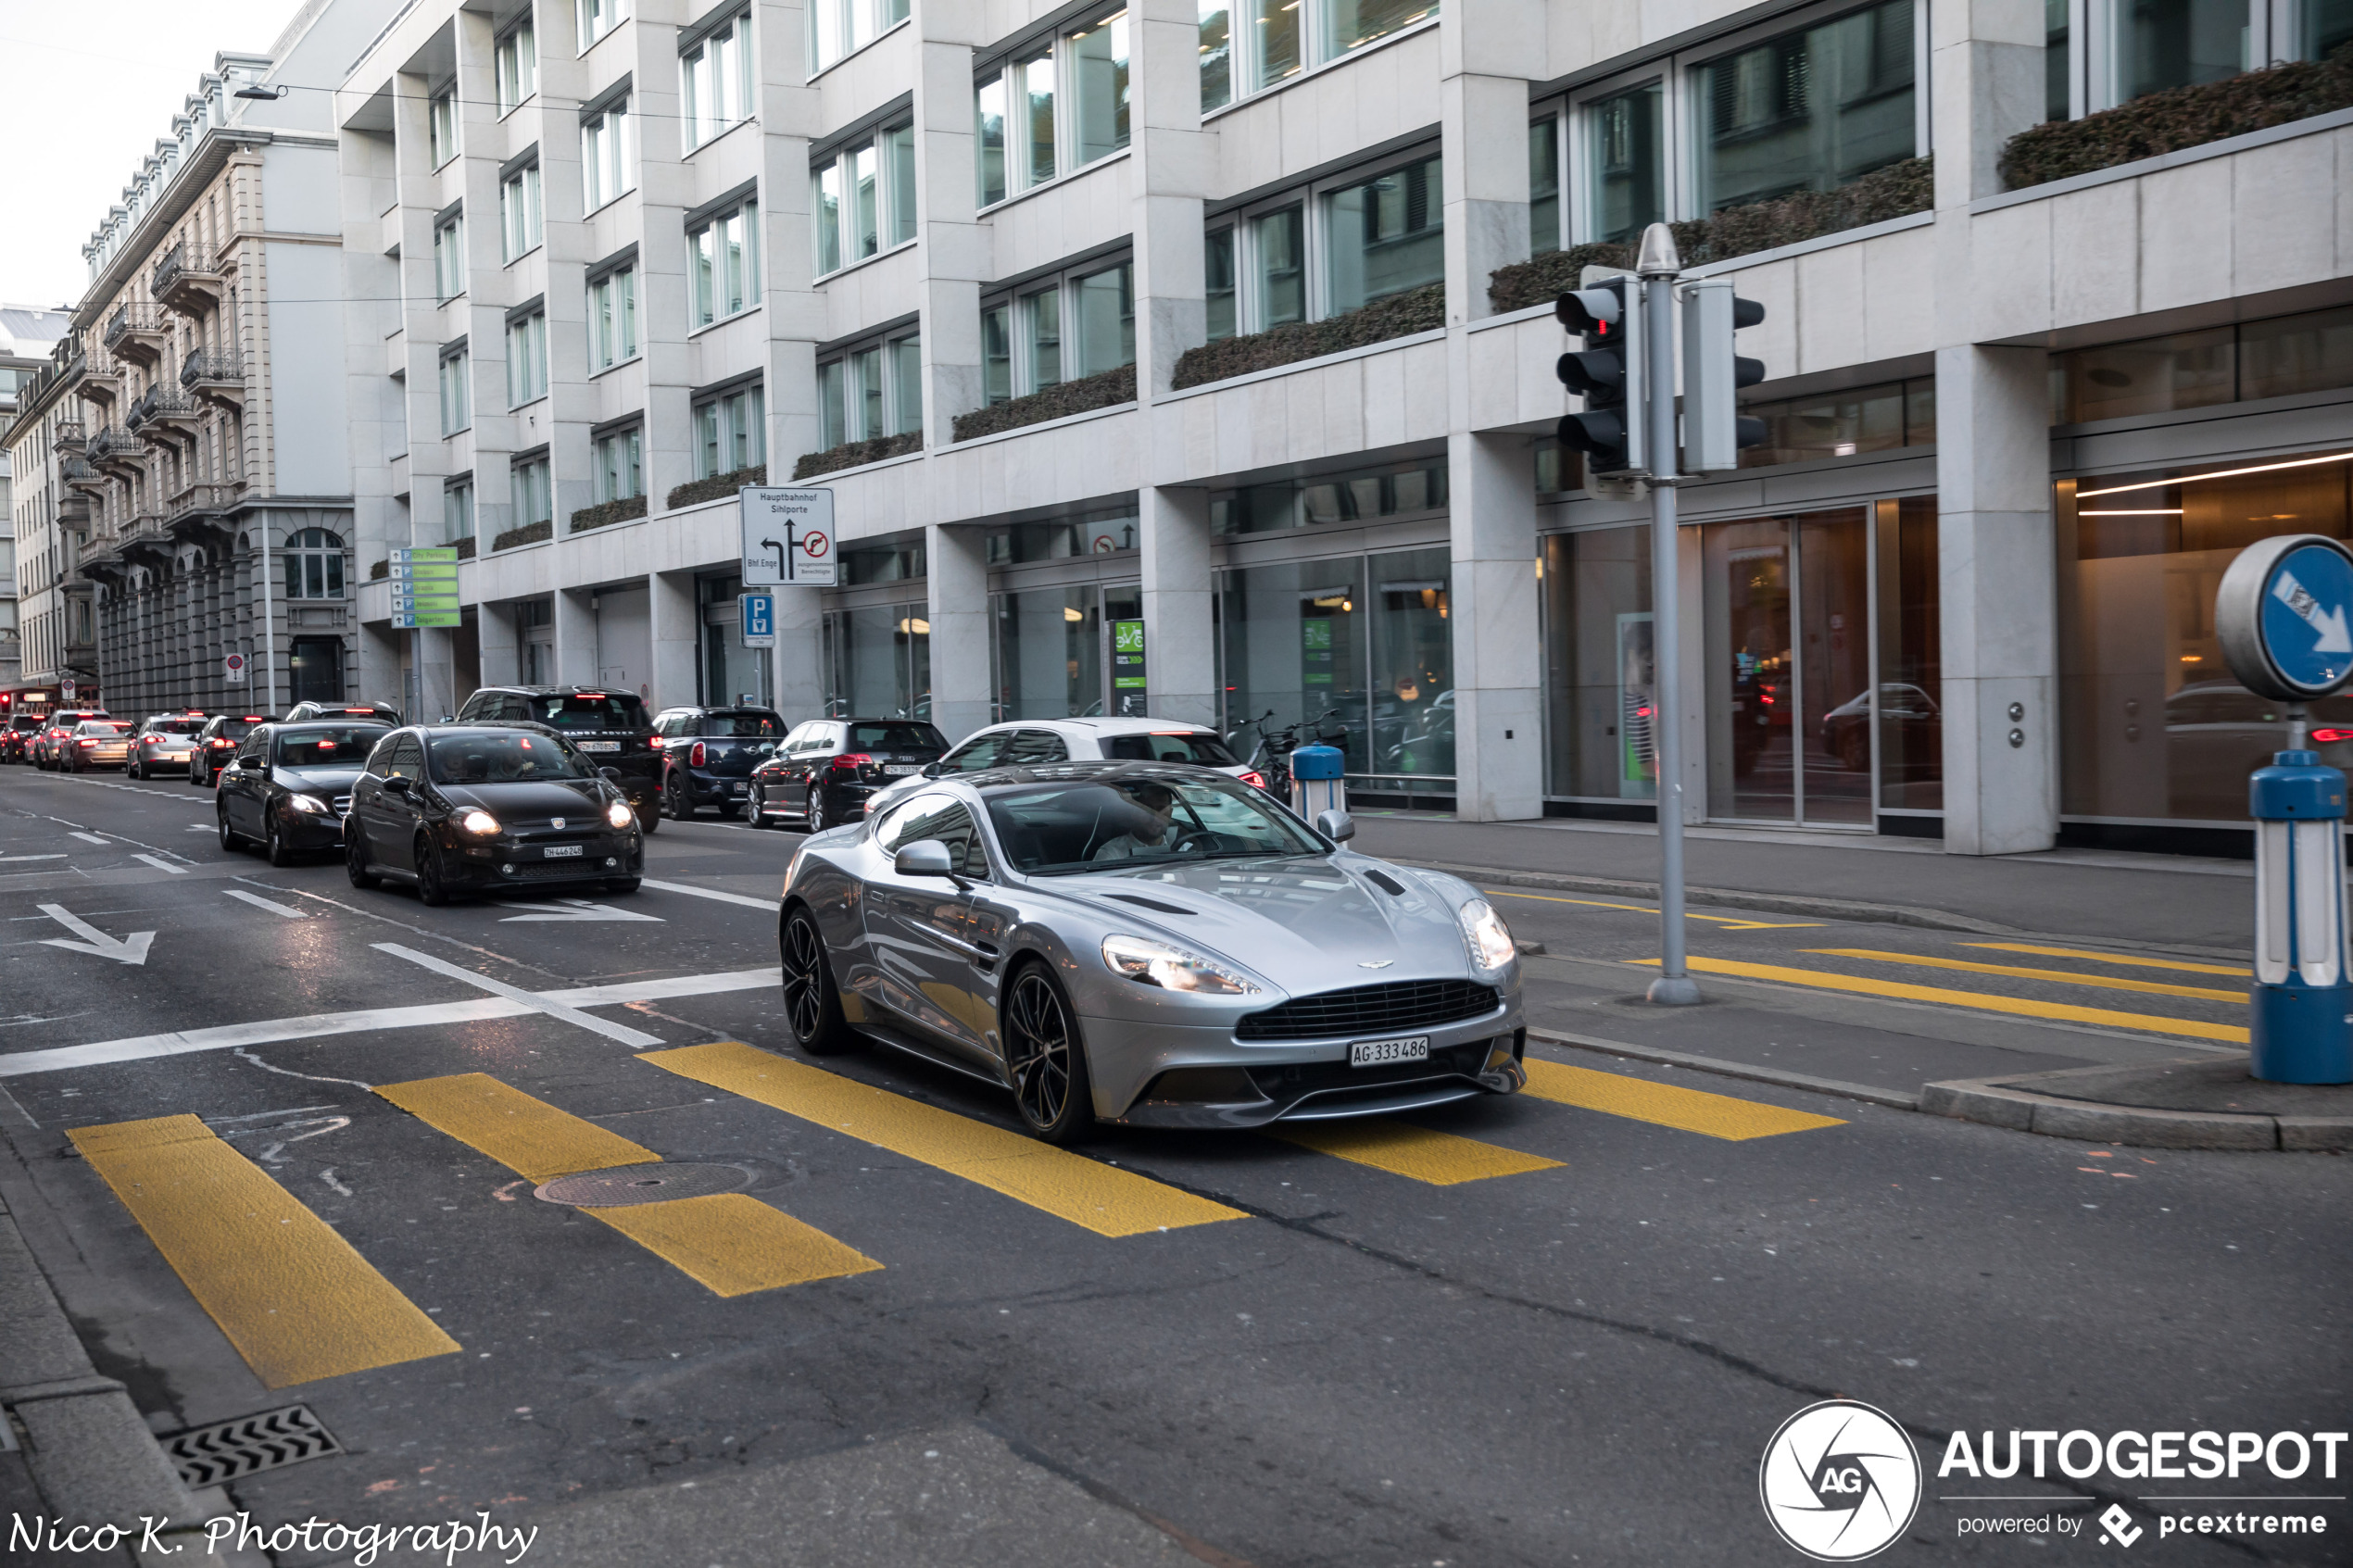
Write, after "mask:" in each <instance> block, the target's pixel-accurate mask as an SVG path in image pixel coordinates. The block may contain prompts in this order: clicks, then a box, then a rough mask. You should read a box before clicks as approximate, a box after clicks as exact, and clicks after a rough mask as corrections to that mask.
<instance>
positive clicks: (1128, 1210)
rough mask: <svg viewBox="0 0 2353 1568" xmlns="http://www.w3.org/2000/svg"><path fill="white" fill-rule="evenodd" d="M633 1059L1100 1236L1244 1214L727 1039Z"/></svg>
mask: <svg viewBox="0 0 2353 1568" xmlns="http://www.w3.org/2000/svg"><path fill="white" fill-rule="evenodd" d="M637 1060H640V1061H650V1062H652V1063H653V1064H654V1065H655V1066H656V1067H660V1068H663V1069H665V1070H667V1071H669V1072H672V1073H677V1074H678V1075H679V1076H680V1077H682V1078H690V1079H692V1080H694V1081H695V1082H696V1083H698V1084H708V1085H711V1087H712V1088H714V1089H724V1090H725V1091H726V1092H727V1093H729V1094H731V1095H740V1096H742V1097H743V1098H746V1099H749V1100H757V1101H759V1102H760V1103H761V1104H762V1105H765V1106H769V1107H772V1108H773V1109H774V1110H781V1111H784V1112H785V1113H786V1114H787V1115H790V1116H798V1117H799V1118H801V1119H802V1120H803V1121H806V1122H812V1123H816V1124H817V1125H818V1126H820V1127H824V1128H828V1129H830V1130H832V1131H834V1132H837V1133H845V1134H848V1135H849V1136H851V1137H853V1138H857V1139H859V1140H861V1141H862V1142H864V1143H870V1144H873V1145H875V1147H877V1148H887V1149H888V1150H890V1152H892V1153H893V1154H897V1155H901V1156H903V1157H905V1158H906V1159H909V1160H914V1161H915V1162H917V1163H918V1164H923V1165H929V1166H932V1167H934V1168H935V1169H937V1170H941V1171H945V1172H947V1173H949V1174H950V1175H954V1176H962V1177H963V1179H964V1180H966V1181H968V1182H973V1183H975V1184H977V1185H981V1186H985V1187H988V1189H990V1190H991V1191H993V1192H1000V1193H1002V1194H1004V1195H1005V1196H1006V1197H1007V1198H1013V1199H1014V1200H1016V1201H1017V1202H1022V1203H1026V1204H1028V1205H1029V1206H1030V1207H1031V1208H1033V1209H1039V1210H1044V1211H1045V1212H1047V1213H1049V1214H1051V1215H1053V1216H1054V1217H1055V1218H1057V1219H1063V1220H1068V1221H1069V1222H1070V1223H1073V1224H1075V1225H1084V1226H1085V1227H1086V1228H1087V1229H1088V1230H1090V1231H1093V1232H1095V1233H1096V1234H1097V1235H1099V1236H1136V1235H1139V1234H1141V1233H1143V1232H1147V1231H1163V1230H1176V1229H1178V1228H1179V1227H1181V1226H1185V1225H1202V1224H1208V1223H1213V1222H1214V1221H1218V1220H1239V1219H1241V1218H1243V1215H1242V1212H1241V1210H1239V1209H1228V1208H1227V1207H1226V1206H1225V1205H1224V1204H1222V1203H1213V1202H1211V1201H1210V1200H1209V1199H1208V1198H1196V1197H1194V1196H1193V1195H1192V1194H1191V1193H1189V1192H1181V1191H1179V1190H1177V1189H1176V1188H1175V1187H1172V1186H1165V1185H1162V1184H1161V1183H1159V1182H1155V1181H1153V1180H1151V1178H1150V1177H1147V1176H1139V1175H1138V1174H1136V1173H1134V1172H1132V1171H1122V1170H1120V1169H1119V1168H1118V1167H1116V1166H1113V1165H1105V1164H1102V1163H1101V1162H1099V1161H1097V1160H1088V1159H1087V1158H1085V1157H1084V1156H1082V1155H1076V1154H1072V1153H1070V1152H1069V1151H1068V1150H1066V1149H1060V1148H1054V1147H1053V1146H1052V1145H1051V1144H1043V1143H1039V1142H1038V1140H1037V1139H1035V1138H1029V1137H1025V1136H1023V1135H1021V1134H1019V1133H1014V1132H1009V1131H1007V1130H1006V1129H1004V1128H1002V1127H992V1126H990V1125H988V1123H985V1122H975V1121H974V1120H972V1119H971V1118H970V1117H968V1116H959V1115H957V1114H956V1113H955V1112H953V1111H950V1110H939V1109H937V1107H934V1106H928V1105H924V1104H922V1103H920V1102H918V1101H915V1100H912V1099H909V1098H905V1097H904V1096H902V1095H895V1094H892V1093H890V1092H889V1091H888V1090H886V1089H877V1088H872V1087H869V1086H868V1085H864V1084H860V1083H855V1082H853V1081H851V1080H850V1079H848V1078H843V1077H838V1076H837V1075H835V1074H834V1073H826V1072H824V1071H822V1070H820V1069H818V1068H814V1067H811V1066H809V1065H807V1064H806V1063H804V1062H798V1061H789V1060H786V1059H785V1058H783V1057H780V1056H774V1055H772V1054H770V1053H769V1052H767V1051H763V1050H755V1049H754V1048H753V1047H750V1046H747V1045H742V1044H740V1043H737V1042H735V1041H725V1042H723V1043H721V1044H718V1045H710V1046H686V1047H680V1048H678V1049H674V1050H666V1051H641V1052H639V1053H638V1056H637Z"/></svg>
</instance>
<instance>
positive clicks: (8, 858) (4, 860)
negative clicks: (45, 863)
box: [0, 855, 65, 866]
mask: <svg viewBox="0 0 2353 1568" xmlns="http://www.w3.org/2000/svg"><path fill="white" fill-rule="evenodd" d="M62 859H65V857H64V856H63V855H0V866H13V865H15V864H16V863H17V862H18V861H19V860H62Z"/></svg>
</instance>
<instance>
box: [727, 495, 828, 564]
mask: <svg viewBox="0 0 2353 1568" xmlns="http://www.w3.org/2000/svg"><path fill="white" fill-rule="evenodd" d="M736 494H737V502H738V513H739V516H740V519H741V522H742V527H743V559H742V568H743V583H744V586H745V587H747V588H830V587H832V586H834V583H835V580H836V575H837V569H836V566H835V554H836V552H835V549H834V540H835V538H836V535H835V533H834V493H833V492H832V491H830V490H787V489H783V488H780V487H778V486H775V485H768V484H747V485H745V486H744V487H743V489H742V490H740V491H739V492H737V493H736Z"/></svg>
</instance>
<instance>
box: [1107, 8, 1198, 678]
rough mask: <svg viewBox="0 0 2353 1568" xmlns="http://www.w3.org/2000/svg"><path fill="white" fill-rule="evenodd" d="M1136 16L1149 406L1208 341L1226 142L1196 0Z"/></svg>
mask: <svg viewBox="0 0 2353 1568" xmlns="http://www.w3.org/2000/svg"><path fill="white" fill-rule="evenodd" d="M1128 15H1129V17H1131V18H1132V19H1133V22H1132V24H1131V25H1132V26H1133V27H1134V29H1135V32H1134V34H1133V42H1132V44H1130V48H1131V50H1132V51H1133V57H1134V59H1135V62H1136V88H1135V94H1136V95H1135V107H1136V111H1137V112H1136V114H1135V131H1134V134H1133V139H1132V141H1131V143H1130V148H1131V152H1130V156H1131V157H1132V158H1133V159H1134V160H1135V161H1134V167H1135V169H1136V185H1135V190H1136V194H1135V197H1134V199H1133V201H1132V202H1131V204H1130V205H1131V208H1132V210H1133V212H1134V214H1135V218H1134V221H1133V223H1132V224H1131V229H1132V231H1133V232H1134V234H1135V236H1136V252H1135V290H1136V386H1137V391H1138V392H1139V395H1141V396H1142V397H1143V398H1144V399H1145V400H1146V401H1149V400H1150V399H1151V398H1152V397H1153V396H1155V395H1158V394H1160V393H1164V392H1166V391H1167V390H1168V389H1169V387H1170V384H1171V378H1172V377H1173V376H1174V375H1175V374H1176V360H1177V358H1179V357H1180V356H1181V355H1183V353H1184V352H1185V350H1187V349H1189V348H1195V347H1198V346H1200V345H1202V343H1205V342H1206V341H1208V337H1209V317H1208V306H1207V303H1206V301H1205V298H1204V291H1205V288H1206V276H1207V275H1206V272H1205V271H1204V262H1203V257H1202V200H1203V198H1204V197H1206V196H1207V195H1208V194H1209V192H1210V189H1211V187H1212V185H1213V184H1214V181H1215V176H1216V168H1217V144H1216V140H1215V138H1214V136H1211V135H1208V134H1206V133H1204V132H1202V128H1201V19H1200V15H1199V11H1198V7H1197V6H1196V5H1195V4H1194V3H1193V0H1139V3H1138V4H1134V5H1131V6H1128ZM1148 657H1149V650H1148Z"/></svg>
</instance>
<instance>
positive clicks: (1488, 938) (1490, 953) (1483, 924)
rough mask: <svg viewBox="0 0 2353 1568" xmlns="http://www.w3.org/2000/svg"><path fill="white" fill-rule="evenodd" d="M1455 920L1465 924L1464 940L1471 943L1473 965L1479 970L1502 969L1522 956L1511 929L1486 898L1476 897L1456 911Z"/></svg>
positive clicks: (1463, 925)
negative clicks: (1513, 939)
mask: <svg viewBox="0 0 2353 1568" xmlns="http://www.w3.org/2000/svg"><path fill="white" fill-rule="evenodd" d="M1454 918H1455V919H1456V920H1458V921H1460V922H1462V927H1463V940H1464V941H1466V942H1467V943H1469V944H1470V954H1471V962H1473V963H1475V964H1477V965H1478V967H1479V968H1481V969H1501V968H1503V967H1504V965H1505V964H1507V963H1509V962H1511V961H1512V960H1514V959H1516V958H1517V957H1519V947H1518V946H1517V945H1516V944H1515V943H1514V942H1513V941H1512V928H1511V927H1510V926H1508V925H1505V924H1504V917H1503V916H1501V915H1499V914H1497V913H1496V912H1495V910H1494V908H1493V906H1491V904H1489V903H1488V902H1487V900H1486V899H1484V898H1473V899H1472V900H1471V901H1470V902H1469V903H1467V904H1465V905H1464V906H1463V907H1462V908H1461V909H1457V910H1455V911H1454Z"/></svg>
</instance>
